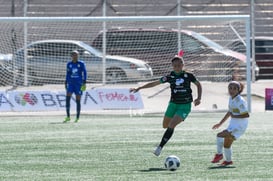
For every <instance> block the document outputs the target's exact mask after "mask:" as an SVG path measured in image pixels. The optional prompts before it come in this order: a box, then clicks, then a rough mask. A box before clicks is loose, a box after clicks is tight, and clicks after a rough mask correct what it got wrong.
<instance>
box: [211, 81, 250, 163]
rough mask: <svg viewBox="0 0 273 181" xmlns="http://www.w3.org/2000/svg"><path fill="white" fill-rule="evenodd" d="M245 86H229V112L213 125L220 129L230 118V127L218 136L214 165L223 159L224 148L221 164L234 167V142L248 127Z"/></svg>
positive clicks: (231, 84)
mask: <svg viewBox="0 0 273 181" xmlns="http://www.w3.org/2000/svg"><path fill="white" fill-rule="evenodd" d="M243 89H244V86H243V84H242V83H240V82H237V81H232V82H230V83H229V84H228V92H229V95H230V98H229V110H228V112H227V113H226V114H225V116H224V117H223V119H222V120H221V121H220V122H219V123H217V124H215V125H213V127H212V129H217V128H219V127H220V126H221V125H222V124H223V123H224V122H225V121H226V120H227V119H228V118H229V117H231V118H230V120H229V125H228V127H227V129H225V130H223V131H222V132H220V133H218V134H217V138H216V146H217V153H216V154H215V156H214V158H213V160H212V161H211V162H212V163H218V162H219V161H220V160H222V159H223V148H224V155H225V159H226V160H225V161H224V162H222V163H221V165H222V166H227V165H232V164H233V162H232V149H231V145H232V143H233V141H235V140H237V139H238V138H239V137H240V136H242V135H243V134H244V132H245V130H246V129H247V126H248V117H249V114H248V110H247V105H246V101H245V100H244V98H243V97H242V96H241V95H240V93H241V92H242V91H243Z"/></svg>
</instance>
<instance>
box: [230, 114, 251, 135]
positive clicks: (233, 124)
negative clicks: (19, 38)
mask: <svg viewBox="0 0 273 181" xmlns="http://www.w3.org/2000/svg"><path fill="white" fill-rule="evenodd" d="M247 126H248V118H243V119H237V118H231V119H230V122H229V126H228V128H227V130H228V132H231V134H232V135H233V136H234V137H235V139H236V140H237V139H238V138H239V137H240V136H242V135H243V134H244V133H245V131H246V128H247Z"/></svg>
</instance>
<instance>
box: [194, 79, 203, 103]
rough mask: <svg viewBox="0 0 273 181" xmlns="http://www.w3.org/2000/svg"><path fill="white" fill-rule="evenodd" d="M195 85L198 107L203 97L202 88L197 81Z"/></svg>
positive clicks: (195, 101)
mask: <svg viewBox="0 0 273 181" xmlns="http://www.w3.org/2000/svg"><path fill="white" fill-rule="evenodd" d="M194 84H195V85H196V87H197V98H196V99H195V100H194V105H195V106H198V105H199V104H200V103H201V97H202V86H201V83H200V82H199V81H195V82H194Z"/></svg>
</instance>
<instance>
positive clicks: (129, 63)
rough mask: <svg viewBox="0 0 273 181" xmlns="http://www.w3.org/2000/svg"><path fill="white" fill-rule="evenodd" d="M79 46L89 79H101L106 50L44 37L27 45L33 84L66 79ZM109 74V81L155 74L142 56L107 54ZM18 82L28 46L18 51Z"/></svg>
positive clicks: (29, 73)
mask: <svg viewBox="0 0 273 181" xmlns="http://www.w3.org/2000/svg"><path fill="white" fill-rule="evenodd" d="M73 50H77V51H78V52H79V54H80V55H79V59H81V60H83V61H84V62H85V64H86V69H87V73H88V79H87V82H98V83H100V82H101V81H102V78H103V54H102V52H100V51H99V50H96V49H95V48H93V47H91V46H89V45H87V44H85V43H84V42H81V41H74V40H42V41H36V42H33V43H30V44H29V45H28V46H27V64H26V67H27V76H28V77H27V79H28V81H29V84H46V83H63V82H64V80H65V74H66V64H67V62H68V61H70V60H71V57H70V55H71V52H72V51H73ZM105 59H106V64H105V75H106V82H107V83H116V82H123V81H132V80H147V79H149V78H151V77H152V76H153V71H152V68H151V67H150V66H149V65H148V64H147V63H145V62H144V61H142V60H139V59H135V58H129V57H122V56H110V55H106V56H105ZM15 67H16V72H17V82H18V83H19V84H23V81H24V80H23V79H24V77H25V76H24V70H25V69H26V68H25V64H24V49H20V50H18V51H17V53H16V55H15Z"/></svg>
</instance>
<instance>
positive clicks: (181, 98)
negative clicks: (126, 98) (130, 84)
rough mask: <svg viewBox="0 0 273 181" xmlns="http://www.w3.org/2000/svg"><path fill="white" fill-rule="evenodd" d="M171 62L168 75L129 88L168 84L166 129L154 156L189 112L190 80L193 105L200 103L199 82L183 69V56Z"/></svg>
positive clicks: (136, 89)
mask: <svg viewBox="0 0 273 181" xmlns="http://www.w3.org/2000/svg"><path fill="white" fill-rule="evenodd" d="M171 62H172V67H173V71H171V73H170V74H169V75H166V76H163V77H161V78H160V79H159V80H156V81H153V82H150V83H147V84H145V85H143V86H140V87H138V88H132V89H130V92H137V91H139V90H140V89H145V88H150V87H154V86H157V85H159V84H161V83H166V82H168V83H169V84H170V88H171V98H170V101H169V105H168V107H167V110H166V112H165V115H164V119H163V128H166V130H165V133H164V134H163V137H162V139H161V142H160V144H159V145H158V146H157V147H156V149H155V150H154V152H153V153H154V154H155V155H156V156H159V155H160V153H161V150H162V148H163V146H164V145H165V144H166V143H167V142H168V141H169V139H170V138H171V137H172V135H173V132H174V129H175V127H176V126H177V125H178V124H180V123H181V122H183V121H184V120H185V119H186V118H187V116H188V115H189V113H190V112H191V103H192V101H193V97H192V89H191V87H190V85H191V82H192V83H194V84H195V85H196V87H197V99H195V100H194V105H195V106H197V105H199V104H200V103H201V96H202V87H201V84H200V82H199V81H198V80H197V79H196V77H195V76H194V75H193V74H192V73H189V72H186V71H184V70H183V66H184V61H183V58H182V57H180V56H175V57H174V58H173V59H172V61H171ZM155 106H157V105H155Z"/></svg>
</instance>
